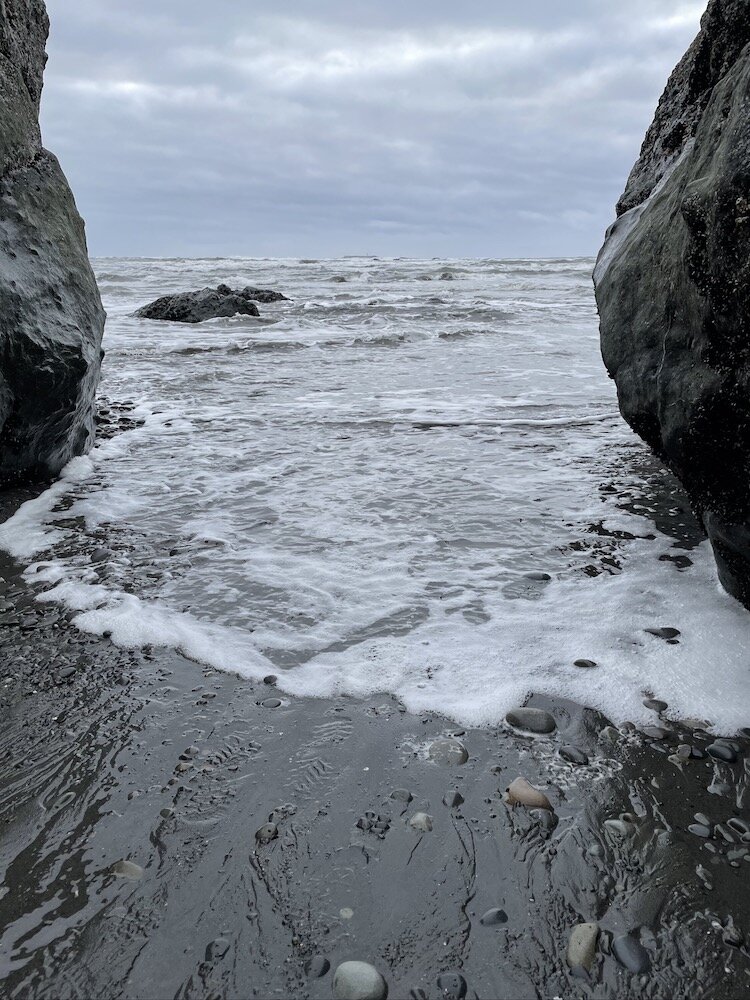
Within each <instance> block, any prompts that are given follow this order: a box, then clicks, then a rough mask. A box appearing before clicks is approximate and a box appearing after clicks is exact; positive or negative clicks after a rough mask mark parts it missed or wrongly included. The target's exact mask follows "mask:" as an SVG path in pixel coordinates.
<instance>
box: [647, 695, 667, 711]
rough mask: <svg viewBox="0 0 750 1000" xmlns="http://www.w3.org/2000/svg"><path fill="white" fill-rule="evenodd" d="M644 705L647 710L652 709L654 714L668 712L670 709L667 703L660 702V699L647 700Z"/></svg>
mask: <svg viewBox="0 0 750 1000" xmlns="http://www.w3.org/2000/svg"><path fill="white" fill-rule="evenodd" d="M643 704H644V705H645V707H646V708H650V709H651V711H652V712H666V710H667V709H668V708H669V705H667V703H666V701H659V699H658V698H646V699H644V702H643Z"/></svg>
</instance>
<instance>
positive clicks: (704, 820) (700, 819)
mask: <svg viewBox="0 0 750 1000" xmlns="http://www.w3.org/2000/svg"><path fill="white" fill-rule="evenodd" d="M693 819H694V820H695V822H696V823H700V824H701V826H711V820H710V819H709V818H708V816H706V814H705V813H696V814H695V816H694V817H693Z"/></svg>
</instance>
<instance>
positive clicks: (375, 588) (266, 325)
mask: <svg viewBox="0 0 750 1000" xmlns="http://www.w3.org/2000/svg"><path fill="white" fill-rule="evenodd" d="M94 264H95V269H96V272H97V276H98V279H99V282H100V286H101V291H102V296H103V299H104V302H105V306H106V309H107V312H108V322H107V330H106V336H105V348H106V359H105V364H104V377H103V381H102V385H101V391H100V395H101V400H100V408H101V419H102V428H103V431H104V433H103V435H102V437H101V439H100V440H99V443H98V444H97V446H96V447H95V448H94V450H93V451H92V452H91V454H90V455H89V456H86V457H82V458H79V459H75V460H74V461H73V462H72V463H71V464H70V465H69V466H68V468H67V469H66V470H65V473H64V475H63V478H62V479H61V480H60V481H59V482H58V483H56V484H54V485H53V486H52V487H51V488H50V489H49V490H47V491H46V492H45V493H43V494H42V495H41V496H40V497H39V498H37V499H35V500H32V501H29V502H28V503H27V504H25V505H24V506H23V507H22V508H21V509H20V511H19V512H18V513H17V514H16V515H15V516H14V517H13V518H11V520H10V521H8V522H6V524H4V525H3V526H1V527H0V545H2V546H3V547H4V548H5V549H6V550H8V551H9V552H11V553H12V554H13V555H14V556H15V557H16V558H17V559H19V560H21V561H22V562H23V564H24V565H25V566H27V571H26V573H27V576H28V578H29V579H30V580H32V582H34V583H35V584H36V585H38V590H39V598H38V599H39V600H42V601H55V602H60V603H62V604H64V605H66V606H67V607H68V608H70V609H73V610H74V611H75V612H76V619H75V621H76V624H77V626H78V627H79V628H80V629H81V630H83V631H86V632H91V633H98V634H102V635H106V636H108V637H109V638H110V640H111V641H112V642H114V643H116V644H117V645H120V646H126V647H128V646H129V647H142V646H145V645H152V646H169V647H173V648H176V649H179V650H181V651H182V652H184V653H185V654H186V655H187V656H189V657H191V658H193V659H195V660H198V661H200V662H203V663H207V664H211V665H213V666H215V667H217V668H219V669H222V670H228V671H233V672H236V673H238V674H240V675H244V676H248V677H254V678H261V677H264V676H267V675H274V676H276V677H277V678H278V680H277V688H278V691H279V692H280V696H281V697H285V698H289V697H299V696H303V695H315V696H322V697H326V696H330V695H333V694H341V693H344V694H349V695H351V696H353V697H364V696H367V695H370V694H372V693H374V692H383V693H389V694H393V695H395V696H397V697H398V698H399V699H400V700H401V701H402V702H403V704H404V706H405V707H406V708H407V709H408V710H410V711H415V712H420V711H429V712H436V713H442V714H444V715H446V716H448V717H449V718H451V719H453V720H456V721H457V722H459V723H462V724H464V725H470V724H471V725H482V724H492V723H496V722H498V721H499V720H501V719H502V718H503V716H504V714H505V712H506V711H507V710H508V709H510V708H512V707H514V706H515V705H517V704H519V703H521V701H522V700H523V699H524V698H525V697H526V695H527V694H529V693H530V692H532V691H535V692H540V693H547V694H552V695H557V696H563V697H567V698H570V699H572V700H575V701H577V702H579V703H582V704H585V705H588V706H591V707H594V708H597V709H600V710H601V711H602V712H604V713H606V714H607V715H608V716H609V717H610V718H611V719H613V721H616V722H623V721H625V720H631V721H635V722H637V721H642V720H644V719H646V718H648V716H649V713H648V710H647V709H646V708H645V707H644V706H643V701H644V699H648V698H649V697H656V698H659V699H663V700H664V701H666V702H667V703H668V705H669V708H668V711H667V714H668V715H671V716H673V717H675V718H678V717H679V718H685V717H690V718H697V719H700V720H703V721H705V722H706V723H709V724H711V725H712V726H713V727H714V728H716V729H718V730H720V731H723V732H733V731H735V730H737V729H738V728H739V727H741V726H744V725H747V723H748V719H747V716H746V706H747V704H748V699H749V698H750V671H748V670H747V665H746V646H747V638H748V631H747V618H746V613H745V612H744V610H743V609H741V608H740V607H739V605H737V604H736V603H735V602H734V601H733V600H732V599H731V598H729V597H728V596H727V595H725V594H724V593H723V592H722V591H721V590H720V588H719V586H718V583H717V580H716V574H715V570H714V567H713V563H712V559H711V555H710V551H709V549H708V546H707V543H705V542H702V541H701V539H700V536H699V533H698V531H697V527H696V525H695V524H694V522H693V521H692V517H691V515H690V513H689V511H688V510H687V508H686V505H685V502H684V498H683V497H682V494H681V493H680V491H679V489H678V488H677V486H676V484H675V483H674V481H673V480H672V479H671V477H670V476H669V475H668V474H667V473H665V472H664V471H663V470H661V469H660V468H659V466H658V464H657V463H656V462H655V461H654V460H653V459H652V458H651V457H650V455H649V454H648V452H647V450H646V449H645V447H644V446H643V445H642V444H641V443H640V441H639V440H638V439H637V438H636V437H635V436H634V435H633V434H632V433H631V432H630V431H629V429H628V428H627V426H626V425H625V424H624V422H623V421H622V420H621V418H620V416H619V414H618V410H617V401H616V394H615V391H614V387H613V384H612V383H611V382H610V381H609V379H608V378H607V375H606V373H605V371H604V369H603V366H602V363H601V359H600V356H599V350H598V330H597V317H596V309H595V303H594V297H593V290H592V285H591V277H590V276H591V271H592V268H593V261H592V260H589V259H556V260H412V259H409V260H400V259H387V260H386V259H377V258H371V257H347V258H342V259H336V260H320V261H316V260H293V259H284V260H250V259H206V260H183V259H172V260H167V259H155V260H145V259H106V260H97V261H95V262H94ZM219 283H226V284H229V285H231V286H233V287H243V286H245V285H248V284H251V285H253V286H256V287H260V288H271V289H274V290H278V291H281V292H283V293H284V295H286V296H287V297H288V301H286V302H279V303H274V304H271V305H261V306H260V307H259V308H260V312H261V316H260V318H259V319H255V318H250V317H237V318H234V319H229V320H215V321H210V322H207V323H204V324H201V325H197V326H188V325H182V324H170V323H159V322H154V321H147V320H142V319H136V318H134V316H133V313H134V311H135V309H136V308H137V307H139V306H141V305H143V304H145V303H147V302H149V301H150V300H152V299H154V298H156V297H158V296H160V295H164V294H167V293H170V292H175V291H183V290H190V289H196V288H201V287H204V286H207V285H211V286H216V285H218V284H219ZM115 431H117V433H115ZM663 628H668V629H675V630H678V631H679V636H674V635H673V634H672V633H668V634H666V633H665V634H654V632H657V633H658V631H659V629H663ZM649 630H653V631H649ZM580 660H587V661H591V662H593V663H595V664H596V666H589V667H581V666H576V665H575V664H576V661H580Z"/></svg>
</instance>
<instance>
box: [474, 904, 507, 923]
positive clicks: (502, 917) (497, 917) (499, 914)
mask: <svg viewBox="0 0 750 1000" xmlns="http://www.w3.org/2000/svg"><path fill="white" fill-rule="evenodd" d="M479 923H480V924H482V926H483V927H498V926H500V925H501V924H507V923H508V914H507V913H506V912H505V910H501V909H500V908H499V907H494V908H493V909H492V910H487V912H486V913H485V914H484V916H483V917H482V918H481V919H480V921H479Z"/></svg>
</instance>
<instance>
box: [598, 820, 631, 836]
mask: <svg viewBox="0 0 750 1000" xmlns="http://www.w3.org/2000/svg"><path fill="white" fill-rule="evenodd" d="M604 826H605V828H606V829H607V830H609V831H610V832H611V833H614V834H616V835H617V836H618V837H632V835H633V834H634V833H635V830H636V828H635V825H634V824H633V823H629V822H628V821H627V820H624V819H607V820H605V821H604Z"/></svg>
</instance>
